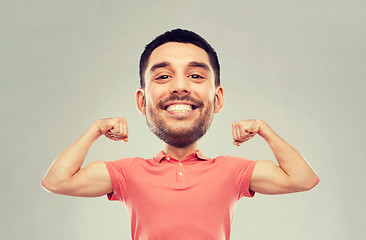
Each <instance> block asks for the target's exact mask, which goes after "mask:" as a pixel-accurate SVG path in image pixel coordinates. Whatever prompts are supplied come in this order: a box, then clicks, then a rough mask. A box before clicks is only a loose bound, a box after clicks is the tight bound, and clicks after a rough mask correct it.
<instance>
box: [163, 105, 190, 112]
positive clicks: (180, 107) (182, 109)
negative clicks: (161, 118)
mask: <svg viewBox="0 0 366 240" xmlns="http://www.w3.org/2000/svg"><path fill="white" fill-rule="evenodd" d="M166 110H167V111H170V112H189V111H192V106H191V105H185V104H173V105H169V106H168V108H167V109H166Z"/></svg>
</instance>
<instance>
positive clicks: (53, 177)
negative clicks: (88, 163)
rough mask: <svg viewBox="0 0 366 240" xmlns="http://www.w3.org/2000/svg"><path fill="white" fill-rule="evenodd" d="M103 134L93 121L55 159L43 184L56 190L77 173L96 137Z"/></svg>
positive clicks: (51, 189)
mask: <svg viewBox="0 0 366 240" xmlns="http://www.w3.org/2000/svg"><path fill="white" fill-rule="evenodd" d="M100 135H101V133H100V130H99V128H98V126H97V124H95V123H93V124H92V125H91V126H90V127H89V129H88V130H87V131H86V132H85V133H84V134H83V135H82V136H81V137H80V138H79V139H77V140H76V141H75V142H74V143H73V144H71V145H70V146H69V147H68V148H66V149H65V150H64V151H63V152H62V153H61V154H60V155H59V156H58V157H57V158H56V160H55V161H54V163H53V164H52V166H51V168H50V169H49V170H48V172H47V174H46V176H45V177H44V178H43V180H42V186H43V187H44V188H46V189H47V190H50V191H54V190H55V189H57V188H58V186H60V185H61V184H62V183H64V182H66V181H67V180H68V179H70V178H71V177H72V176H73V175H74V174H75V173H77V172H78V171H79V170H80V168H81V166H82V164H83V162H84V160H85V157H86V155H87V153H88V151H89V149H90V147H91V145H92V144H93V143H94V142H95V140H96V139H98V137H99V136H100Z"/></svg>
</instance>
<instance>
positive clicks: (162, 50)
mask: <svg viewBox="0 0 366 240" xmlns="http://www.w3.org/2000/svg"><path fill="white" fill-rule="evenodd" d="M160 62H169V63H172V64H187V63H189V62H202V63H206V64H207V65H208V66H210V68H211V69H212V66H211V64H210V59H209V56H208V54H207V53H206V51H205V50H203V49H202V48H200V47H197V46H196V45H194V44H191V43H178V42H168V43H165V44H163V45H161V46H159V47H157V48H155V49H154V51H153V52H152V53H151V55H150V58H149V61H148V65H147V70H149V69H150V68H151V66H152V65H154V64H156V63H160Z"/></svg>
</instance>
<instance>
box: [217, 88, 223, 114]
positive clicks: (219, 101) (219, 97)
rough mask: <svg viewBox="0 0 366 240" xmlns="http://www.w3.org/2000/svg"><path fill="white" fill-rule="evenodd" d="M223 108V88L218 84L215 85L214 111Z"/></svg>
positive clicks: (219, 110)
mask: <svg viewBox="0 0 366 240" xmlns="http://www.w3.org/2000/svg"><path fill="white" fill-rule="evenodd" d="M223 108H224V88H223V87H222V86H221V85H219V86H217V87H216V94H215V113H219V112H221V110H222V109H223Z"/></svg>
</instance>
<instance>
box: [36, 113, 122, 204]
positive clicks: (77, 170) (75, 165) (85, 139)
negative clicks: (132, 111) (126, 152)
mask: <svg viewBox="0 0 366 240" xmlns="http://www.w3.org/2000/svg"><path fill="white" fill-rule="evenodd" d="M101 135H105V136H106V137H108V138H110V139H112V140H115V141H121V140H123V141H127V140H128V129H127V122H126V120H125V119H124V118H109V119H103V120H98V121H96V122H94V123H93V124H92V125H91V126H90V127H89V129H88V130H87V131H86V132H85V133H84V134H83V135H82V136H81V137H80V138H79V139H77V140H76V141H75V142H74V143H73V144H71V145H70V146H69V147H68V148H66V149H65V150H64V151H63V152H62V153H61V154H60V155H59V156H58V157H57V158H56V160H55V161H54V163H53V164H52V166H51V168H50V169H49V170H48V172H47V174H46V176H45V177H44V178H43V180H42V182H41V184H42V186H43V187H44V188H45V189H46V190H48V191H50V192H53V193H57V194H64V195H70V196H81V197H97V196H102V195H105V194H107V193H110V192H112V191H113V189H112V185H111V182H110V178H109V174H108V171H107V168H106V166H105V164H104V162H92V163H90V164H88V165H87V166H86V167H85V168H83V169H81V166H82V164H83V162H84V160H85V157H86V154H87V153H88V151H89V149H90V147H91V146H92V144H93V143H94V142H95V140H97V139H98V138H99V137H100V136H101Z"/></svg>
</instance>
